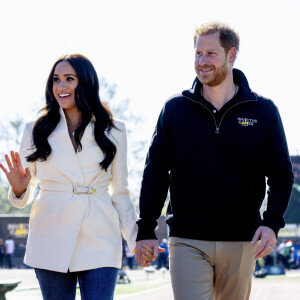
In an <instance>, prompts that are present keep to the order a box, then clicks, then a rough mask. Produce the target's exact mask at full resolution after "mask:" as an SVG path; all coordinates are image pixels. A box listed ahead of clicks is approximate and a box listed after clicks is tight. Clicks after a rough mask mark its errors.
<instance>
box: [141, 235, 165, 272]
mask: <svg viewBox="0 0 300 300" xmlns="http://www.w3.org/2000/svg"><path fill="white" fill-rule="evenodd" d="M165 251H166V249H164V248H161V247H159V245H158V241H157V240H141V241H138V242H137V243H136V248H135V259H136V261H137V263H138V264H139V265H142V266H144V267H149V266H150V265H151V261H155V260H156V258H157V256H158V254H159V253H160V252H165Z"/></svg>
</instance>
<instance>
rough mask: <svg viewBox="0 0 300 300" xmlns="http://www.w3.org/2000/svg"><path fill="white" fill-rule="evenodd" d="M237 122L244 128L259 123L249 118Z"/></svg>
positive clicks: (239, 119) (238, 119)
mask: <svg viewBox="0 0 300 300" xmlns="http://www.w3.org/2000/svg"><path fill="white" fill-rule="evenodd" d="M237 121H238V123H239V124H240V125H242V126H253V125H254V124H255V123H257V120H256V119H248V118H237Z"/></svg>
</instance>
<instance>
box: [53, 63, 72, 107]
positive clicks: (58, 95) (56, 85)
mask: <svg viewBox="0 0 300 300" xmlns="http://www.w3.org/2000/svg"><path fill="white" fill-rule="evenodd" d="M77 85H78V78H77V74H76V71H75V70H74V68H73V67H72V66H71V64H70V63H69V62H67V61H62V62H60V63H58V64H57V65H56V67H55V69H54V73H53V86H52V91H53V95H54V97H55V99H56V100H57V102H58V104H59V106H60V107H61V108H62V109H64V110H74V109H77V107H76V103H75V90H76V87H77Z"/></svg>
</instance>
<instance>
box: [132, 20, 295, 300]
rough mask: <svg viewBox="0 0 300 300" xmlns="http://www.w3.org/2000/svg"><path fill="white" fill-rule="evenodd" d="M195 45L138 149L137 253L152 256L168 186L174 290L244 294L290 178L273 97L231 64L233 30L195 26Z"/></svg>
mask: <svg viewBox="0 0 300 300" xmlns="http://www.w3.org/2000/svg"><path fill="white" fill-rule="evenodd" d="M194 45H195V71H196V74H197V78H196V79H195V81H194V84H193V87H192V89H190V90H186V91H183V92H182V93H181V94H178V95H175V96H173V97H171V98H170V99H169V100H168V101H167V102H166V103H165V105H164V107H163V109H162V111H161V114H160V116H159V119H158V122H157V126H156V128H155V131H154V135H153V138H152V142H151V146H150V148H149V152H148V155H147V159H146V166H145V170H144V175H143V181H142V187H141V195H140V219H139V221H138V222H137V223H138V226H139V231H138V237H137V241H138V243H137V248H136V259H137V261H138V263H140V264H143V265H146V264H147V262H146V260H147V259H146V258H145V256H143V255H144V254H145V253H146V252H147V251H148V252H151V251H152V252H153V259H155V258H156V256H157V253H158V245H157V240H156V236H155V233H154V229H155V227H156V219H157V218H158V217H159V215H160V213H161V209H162V207H163V205H164V202H165V199H166V196H167V192H168V189H169V188H170V204H169V208H168V216H167V223H168V224H169V226H170V240H169V251H170V272H171V280H172V287H173V293H174V298H175V299H179V300H182V299H217V300H228V299H233V300H243V299H249V295H250V289H251V277H252V273H253V271H254V266H255V260H257V259H258V258H260V257H263V256H265V255H267V254H268V253H270V252H271V251H272V249H273V247H274V245H275V243H276V236H277V233H278V231H279V229H280V228H282V227H283V226H284V224H285V223H284V219H283V214H284V212H285V210H286V208H287V205H288V201H289V197H290V193H291V188H292V184H293V173H292V166H291V163H290V158H289V153H288V148H287V143H286V138H285V134H284V130H283V126H282V123H281V119H280V115H279V112H278V110H277V107H276V106H275V105H274V103H273V102H272V101H271V100H269V99H266V98H263V97H261V96H259V95H258V94H256V93H254V92H253V91H252V90H251V89H250V88H249V85H248V82H247V79H246V77H245V75H244V74H243V73H242V72H241V71H240V70H237V69H233V64H234V61H235V59H236V56H237V52H238V50H239V36H238V34H237V33H236V32H235V31H234V30H233V29H231V28H230V27H228V26H227V25H225V24H222V23H218V22H213V23H209V24H204V25H202V26H201V27H200V28H199V29H197V30H196V32H195V36H194ZM266 177H267V183H268V186H269V191H268V206H267V210H266V211H265V212H264V214H263V218H261V216H260V213H259V209H260V207H261V204H262V201H263V199H264V196H265V189H266V181H265V178H266ZM259 240H260V243H259V242H258V241H259ZM151 249H152V250H151ZM145 250H146V252H145Z"/></svg>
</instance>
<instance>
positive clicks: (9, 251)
mask: <svg viewBox="0 0 300 300" xmlns="http://www.w3.org/2000/svg"><path fill="white" fill-rule="evenodd" d="M14 252H15V242H14V241H13V240H12V238H11V237H10V236H9V237H8V238H7V240H6V241H5V257H6V262H7V266H8V268H9V269H11V268H12V266H13V264H12V255H13V254H14Z"/></svg>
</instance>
